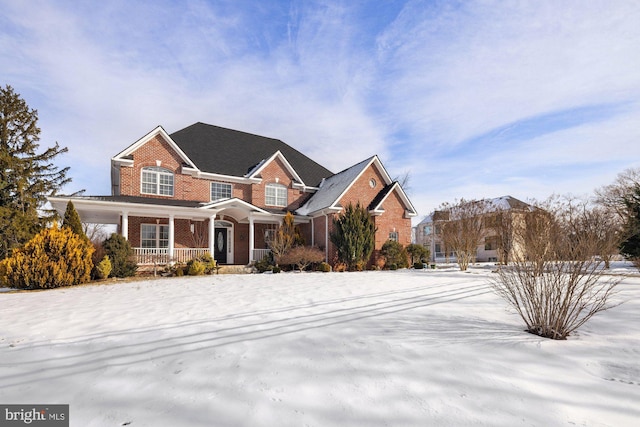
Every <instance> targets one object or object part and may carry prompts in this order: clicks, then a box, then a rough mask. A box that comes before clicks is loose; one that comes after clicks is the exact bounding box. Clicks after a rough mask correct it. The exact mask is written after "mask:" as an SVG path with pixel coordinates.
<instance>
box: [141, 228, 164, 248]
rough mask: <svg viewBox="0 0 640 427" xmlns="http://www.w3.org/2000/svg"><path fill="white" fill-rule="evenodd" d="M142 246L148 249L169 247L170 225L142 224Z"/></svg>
mask: <svg viewBox="0 0 640 427" xmlns="http://www.w3.org/2000/svg"><path fill="white" fill-rule="evenodd" d="M140 238H141V246H142V247H143V248H146V249H156V248H168V247H169V226H168V225H159V224H142V229H141V230H140Z"/></svg>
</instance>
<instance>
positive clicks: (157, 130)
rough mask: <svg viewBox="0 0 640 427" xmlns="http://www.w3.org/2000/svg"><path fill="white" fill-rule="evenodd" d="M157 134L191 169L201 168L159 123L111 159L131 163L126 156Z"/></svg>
mask: <svg viewBox="0 0 640 427" xmlns="http://www.w3.org/2000/svg"><path fill="white" fill-rule="evenodd" d="M157 135H160V136H161V137H162V138H163V139H164V140H165V141H166V142H167V143H168V144H169V145H170V146H171V148H172V149H173V150H174V151H175V152H176V153H177V154H178V155H179V156H180V158H181V159H182V160H183V161H184V162H185V163H188V164H189V166H190V169H195V170H199V169H198V168H197V166H196V165H195V163H194V162H193V161H192V160H191V159H190V158H189V157H188V156H187V155H186V154H185V153H184V151H182V149H181V148H180V147H178V144H176V142H175V141H174V140H173V138H171V136H169V134H168V133H167V131H165V130H164V128H163V127H162V126H159V125H158V126H156V127H155V128H154V129H153V130H151V131H150V132H149V133H147V134H146V135H145V136H143V137H142V138H140V139H138V140H137V141H136V142H134V143H133V144H131V145H130V146H128V147H127V148H125V149H124V150H123V151H121V152H119V153H118V154H116V155H115V156H113V157H112V158H111V160H112V161H114V162H118V163H125V164H126V163H129V162H132V160H131V159H125V158H124V157H126V156H129V155H130V154H132V153H133V152H134V151H136V150H137V149H138V148H140V147H142V146H143V145H144V144H146V143H147V142H149V141H150V140H151V139H153V138H154V137H156V136H157Z"/></svg>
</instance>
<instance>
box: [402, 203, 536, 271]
mask: <svg viewBox="0 0 640 427" xmlns="http://www.w3.org/2000/svg"><path fill="white" fill-rule="evenodd" d="M483 203H486V214H484V215H483V216H484V223H485V233H484V238H483V241H482V242H481V243H480V244H479V245H478V249H477V252H476V261H478V262H492V261H498V260H499V253H498V250H499V246H500V242H501V236H499V232H498V231H497V228H498V227H496V226H495V224H492V222H493V221H495V219H496V214H497V213H498V212H502V213H506V214H508V215H510V216H511V217H512V219H514V218H515V217H517V215H518V213H520V212H523V211H529V210H531V209H532V206H531V205H529V204H527V203H525V202H522V201H520V200H518V199H516V198H514V197H511V196H503V197H498V198H495V199H490V200H484V201H483ZM449 220H450V215H449V212H448V211H434V212H433V213H431V214H430V215H428V216H426V217H425V218H424V219H423V220H422V221H421V222H420V223H419V224H418V225H416V227H415V229H414V234H415V242H416V243H417V244H419V245H422V246H424V247H426V248H428V249H429V251H430V256H431V261H432V262H455V261H456V257H455V254H454V253H453V252H452V251H451V249H447V248H446V247H445V244H444V242H443V241H442V236H441V227H442V224H443V223H444V222H447V221H449ZM511 240H513V239H511ZM513 243H514V244H513V245H512V247H511V249H510V252H511V253H513V252H514V251H517V250H518V247H517V242H513Z"/></svg>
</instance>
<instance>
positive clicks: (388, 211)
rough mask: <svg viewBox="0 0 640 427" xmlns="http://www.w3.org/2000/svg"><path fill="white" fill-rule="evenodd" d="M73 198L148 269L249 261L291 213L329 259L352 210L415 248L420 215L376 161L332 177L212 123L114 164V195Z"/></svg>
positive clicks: (161, 137)
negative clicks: (339, 225) (338, 224)
mask: <svg viewBox="0 0 640 427" xmlns="http://www.w3.org/2000/svg"><path fill="white" fill-rule="evenodd" d="M49 201H50V203H51V204H52V205H53V207H54V208H55V209H56V210H57V211H58V212H60V214H63V213H64V211H65V208H66V205H67V202H68V201H72V202H73V204H74V206H75V208H76V210H77V211H78V214H79V215H80V218H81V219H82V221H83V222H88V223H100V224H116V225H117V227H118V232H119V233H120V234H122V235H123V236H124V237H126V238H127V239H128V240H129V242H130V243H131V246H132V247H134V251H135V253H136V256H137V259H138V262H139V263H141V264H145V263H152V262H156V263H157V262H160V263H166V262H169V261H171V260H176V261H183V262H184V261H187V260H189V259H191V258H193V257H195V256H197V255H199V254H202V253H211V254H212V255H213V256H214V258H215V259H216V260H217V261H218V263H220V264H241V265H246V264H250V263H251V262H253V261H255V260H259V259H261V258H262V257H263V256H264V255H265V254H266V253H268V251H269V249H268V241H269V238H270V236H272V235H273V233H274V231H275V230H276V228H277V227H278V226H279V224H280V223H281V222H282V219H283V218H284V216H285V214H286V213H287V212H292V213H293V214H294V218H295V223H296V225H297V226H298V227H299V229H300V230H301V232H302V235H303V237H304V239H305V242H306V244H307V245H313V246H317V247H319V248H320V249H322V250H323V251H324V252H325V257H326V261H327V262H329V263H332V262H333V260H334V257H335V253H336V251H335V248H333V245H332V243H331V241H330V239H329V235H330V233H331V230H332V225H333V221H332V220H333V218H334V217H335V216H336V215H338V214H339V213H340V212H341V211H342V209H343V207H345V206H347V205H348V204H349V203H354V204H355V203H356V202H359V203H360V204H361V205H362V206H365V207H367V208H368V210H369V213H370V215H371V218H372V220H373V221H374V223H375V225H376V227H377V232H376V243H375V249H376V251H375V252H374V255H373V256H372V260H371V262H372V263H373V262H375V257H376V256H377V251H378V250H379V249H380V248H381V247H382V244H383V243H384V242H385V241H387V240H388V239H395V240H397V241H399V242H400V243H402V244H403V245H407V244H409V243H411V217H413V216H416V214H417V213H416V211H415V209H414V208H413V205H412V204H411V202H410V200H409V198H408V197H407V195H406V194H405V192H404V191H403V189H402V188H401V186H400V185H399V184H398V183H397V182H395V181H392V179H391V178H390V177H389V174H388V173H387V171H386V170H385V168H384V166H383V165H382V163H381V162H380V159H379V158H378V157H377V156H373V157H370V158H368V159H366V160H364V161H362V162H360V163H358V164H356V165H354V166H352V167H350V168H347V169H345V170H344V171H342V172H339V173H337V174H334V173H332V172H330V171H329V170H328V169H326V168H324V167H323V166H321V165H319V164H318V163H316V162H315V161H313V160H311V159H310V158H308V157H307V156H305V155H304V154H302V153H300V152H299V151H297V150H295V149H294V148H292V147H291V146H289V145H287V144H285V143H284V142H282V141H280V140H277V139H273V138H267V137H263V136H258V135H253V134H249V133H245V132H240V131H236V130H231V129H225V128H221V127H218V126H212V125H208V124H204V123H196V124H193V125H191V126H189V127H187V128H184V129H182V130H180V131H177V132H175V133H173V134H171V135H169V134H168V133H167V132H166V131H165V130H164V129H163V128H162V127H161V126H158V127H157V128H155V129H153V130H152V131H151V132H149V133H148V134H146V135H145V136H143V137H142V138H140V139H139V140H138V141H136V142H135V143H133V144H132V145H130V146H129V147H127V148H126V149H125V150H123V151H121V152H120V153H118V154H117V155H116V156H114V157H113V158H112V159H111V195H110V196H86V197H57V196H56V197H50V198H49Z"/></svg>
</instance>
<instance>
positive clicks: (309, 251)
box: [279, 246, 324, 271]
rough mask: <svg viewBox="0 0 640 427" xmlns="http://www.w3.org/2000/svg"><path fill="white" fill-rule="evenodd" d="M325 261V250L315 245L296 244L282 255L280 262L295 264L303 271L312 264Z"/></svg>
mask: <svg viewBox="0 0 640 427" xmlns="http://www.w3.org/2000/svg"><path fill="white" fill-rule="evenodd" d="M322 261H324V252H323V251H321V250H320V249H318V248H316V247H314V246H296V247H294V248H292V249H290V250H289V251H287V253H285V254H284V255H282V256H281V257H280V261H279V263H280V264H283V265H295V266H297V267H298V270H300V271H303V270H305V269H306V268H307V267H308V266H310V265H311V264H318V263H321V262H322Z"/></svg>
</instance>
